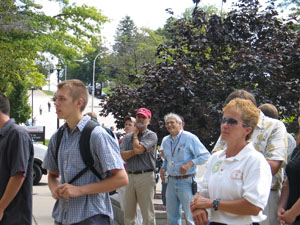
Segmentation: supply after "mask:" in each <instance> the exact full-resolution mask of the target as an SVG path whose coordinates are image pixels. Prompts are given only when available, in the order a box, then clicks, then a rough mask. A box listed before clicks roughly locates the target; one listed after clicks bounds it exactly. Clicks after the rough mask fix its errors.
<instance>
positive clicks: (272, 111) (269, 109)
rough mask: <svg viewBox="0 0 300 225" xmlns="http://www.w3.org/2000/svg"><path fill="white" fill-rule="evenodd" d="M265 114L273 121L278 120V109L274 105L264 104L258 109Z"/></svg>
mask: <svg viewBox="0 0 300 225" xmlns="http://www.w3.org/2000/svg"><path fill="white" fill-rule="evenodd" d="M258 108H259V109H260V110H261V111H262V112H263V114H265V115H266V116H268V117H271V118H273V119H278V110H277V109H276V107H275V106H274V105H272V104H268V103H266V104H262V105H260V106H259V107H258Z"/></svg>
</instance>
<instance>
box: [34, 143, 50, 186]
mask: <svg viewBox="0 0 300 225" xmlns="http://www.w3.org/2000/svg"><path fill="white" fill-rule="evenodd" d="M33 148H34V162H33V184H34V185H37V184H39V182H40V181H41V178H42V176H43V174H47V170H45V169H43V168H42V163H43V161H44V158H45V156H46V153H47V149H48V147H47V146H46V145H43V144H39V143H36V142H34V143H33Z"/></svg>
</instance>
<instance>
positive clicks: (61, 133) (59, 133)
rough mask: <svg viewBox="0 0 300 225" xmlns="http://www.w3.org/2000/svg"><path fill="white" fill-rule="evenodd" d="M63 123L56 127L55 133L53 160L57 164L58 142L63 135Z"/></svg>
mask: <svg viewBox="0 0 300 225" xmlns="http://www.w3.org/2000/svg"><path fill="white" fill-rule="evenodd" d="M64 127H65V126H64V125H63V126H61V127H60V128H58V131H57V134H56V146H55V162H56V165H57V166H58V151H59V146H60V142H61V139H62V136H63V135H64Z"/></svg>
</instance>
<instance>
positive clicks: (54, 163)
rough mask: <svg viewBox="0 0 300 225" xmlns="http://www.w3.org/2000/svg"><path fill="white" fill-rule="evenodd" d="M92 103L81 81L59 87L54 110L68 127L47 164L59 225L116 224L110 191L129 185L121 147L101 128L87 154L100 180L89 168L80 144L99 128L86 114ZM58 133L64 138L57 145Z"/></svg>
mask: <svg viewBox="0 0 300 225" xmlns="http://www.w3.org/2000/svg"><path fill="white" fill-rule="evenodd" d="M87 102H88V92H87V89H86V87H85V85H84V84H83V83H82V82H81V81H79V80H66V81H63V82H61V83H59V84H58V90H57V92H56V100H55V103H54V105H55V107H56V112H57V117H58V118H59V119H64V120H65V121H66V123H65V124H64V125H63V126H62V127H61V128H60V129H59V130H58V131H57V132H56V133H54V134H53V135H52V137H51V139H50V142H49V146H48V151H47V155H46V157H45V160H44V162H43V167H44V168H45V169H47V170H48V171H49V173H48V186H49V189H50V191H51V194H52V196H53V198H54V199H56V203H55V205H54V209H53V213H52V216H53V218H54V221H55V224H58V225H62V224H63V225H65V224H77V225H83V224H84V225H85V224H88V225H94V224H101V225H102V224H103V225H108V224H110V225H111V224H113V210H112V205H111V202H110V198H109V194H108V192H110V191H113V190H115V189H117V188H119V187H121V186H124V185H126V184H127V183H128V178H127V174H126V172H125V170H124V166H123V161H122V158H121V156H120V149H119V147H118V143H116V141H115V140H114V138H113V137H111V136H110V135H109V134H108V133H107V132H106V131H105V130H104V129H103V128H102V127H101V126H97V125H95V127H94V128H93V130H92V132H91V133H90V137H89V140H88V143H89V144H90V146H89V149H85V150H86V151H88V150H89V151H90V153H91V156H92V159H93V161H94V163H93V164H92V168H93V169H94V170H95V171H96V172H97V173H98V174H99V175H100V176H101V177H98V176H96V175H95V174H96V172H94V171H93V170H92V169H88V168H91V167H87V166H86V165H85V163H84V161H83V158H82V146H80V145H79V141H81V136H82V135H83V132H84V131H85V129H86V127H87V126H88V125H89V124H93V123H94V122H92V121H91V118H90V117H89V116H83V114H82V112H83V110H84V109H85V107H86V105H87ZM94 124H95V123H94ZM58 132H59V133H60V134H62V136H61V139H60V140H61V141H60V144H59V145H58V146H57V144H58V140H59V139H58ZM61 132H62V133H61ZM85 168H87V170H86V169H85ZM83 171H84V172H83ZM81 172H83V173H81ZM79 173H81V175H80V174H79ZM107 173H109V174H110V176H109V177H108V176H107V175H106V174H107ZM78 176H79V177H78ZM76 177H77V178H78V179H75V181H74V178H76ZM72 181H73V182H72Z"/></svg>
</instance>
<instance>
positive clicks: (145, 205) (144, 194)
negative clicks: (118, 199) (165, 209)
mask: <svg viewBox="0 0 300 225" xmlns="http://www.w3.org/2000/svg"><path fill="white" fill-rule="evenodd" d="M128 179H129V184H128V185H127V186H126V190H125V195H124V223H125V225H136V214H137V203H138V204H139V205H140V208H141V212H142V216H143V224H144V225H155V224H156V223H155V212H154V205H153V198H154V190H155V180H154V172H148V173H141V174H128Z"/></svg>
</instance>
